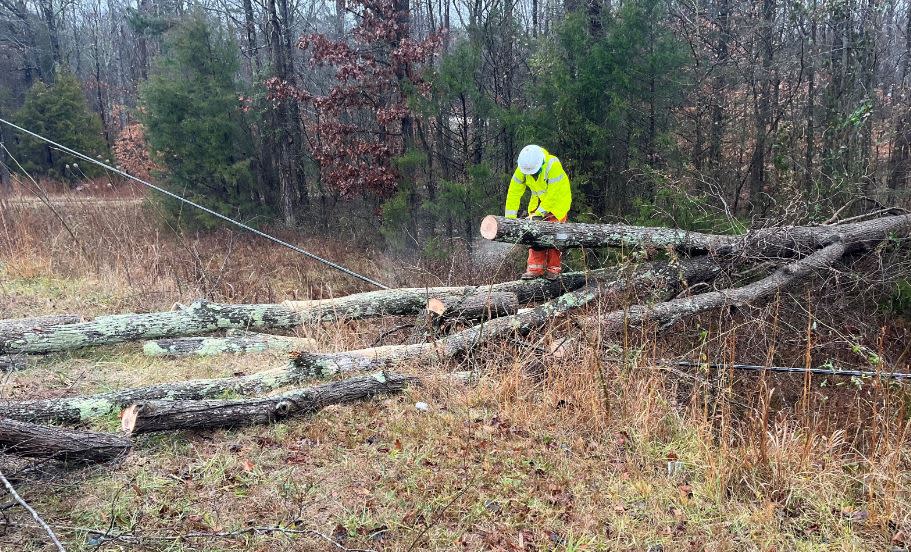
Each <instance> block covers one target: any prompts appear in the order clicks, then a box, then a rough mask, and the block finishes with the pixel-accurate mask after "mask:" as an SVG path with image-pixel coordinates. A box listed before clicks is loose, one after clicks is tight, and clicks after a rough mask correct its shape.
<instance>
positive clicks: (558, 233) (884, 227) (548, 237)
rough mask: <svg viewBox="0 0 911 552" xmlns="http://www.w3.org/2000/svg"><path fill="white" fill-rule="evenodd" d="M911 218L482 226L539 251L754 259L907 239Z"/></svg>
mask: <svg viewBox="0 0 911 552" xmlns="http://www.w3.org/2000/svg"><path fill="white" fill-rule="evenodd" d="M909 232H911V215H895V216H888V217H883V218H878V219H871V220H866V221H863V222H855V223H851V224H844V225H834V226H832V225H825V226H781V227H769V228H760V229H757V230H752V231H750V232H748V233H746V234H744V235H740V236H730V235H716V234H703V233H699V232H687V231H685V230H678V229H673V228H648V227H643V226H626V225H622V224H584V223H578V222H566V223H559V224H555V223H550V222H538V221H530V220H518V219H507V218H504V217H500V216H494V215H488V216H487V217H485V218H484V220H483V222H481V235H482V236H483V237H485V238H487V239H489V240H494V241H501V242H506V243H520V244H523V245H529V246H538V247H557V248H565V247H642V248H657V249H667V248H672V249H677V250H681V251H690V252H712V253H715V254H725V255H731V254H734V253H744V254H746V255H749V256H750V257H751V258H754V259H758V258H761V257H764V256H769V255H771V256H788V257H791V256H794V255H795V254H799V253H801V252H803V253H807V252H811V251H813V250H815V249H817V248H819V247H820V246H824V245H826V244H828V243H829V242H831V241H832V240H836V239H841V240H844V241H845V242H846V243H849V244H850V245H852V246H862V245H866V244H871V243H878V242H880V241H882V240H884V239H886V238H888V237H889V235H890V233H895V234H896V235H897V236H907V235H908V234H909Z"/></svg>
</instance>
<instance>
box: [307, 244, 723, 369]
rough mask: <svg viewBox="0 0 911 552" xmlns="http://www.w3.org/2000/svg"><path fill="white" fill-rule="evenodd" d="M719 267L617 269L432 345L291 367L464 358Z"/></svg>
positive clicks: (708, 262) (328, 357)
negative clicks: (615, 299)
mask: <svg viewBox="0 0 911 552" xmlns="http://www.w3.org/2000/svg"><path fill="white" fill-rule="evenodd" d="M720 272H721V267H720V265H719V264H718V263H717V262H716V261H715V260H714V259H712V258H710V257H696V258H692V259H682V260H680V261H679V262H667V261H658V262H653V263H645V264H643V265H640V266H637V267H634V268H632V269H630V270H626V271H624V270H622V269H618V270H617V271H616V278H615V279H614V280H611V281H604V282H603V281H601V280H594V281H592V282H590V283H588V284H587V285H585V286H583V287H582V288H581V289H578V290H576V291H573V292H570V293H566V294H564V295H561V296H560V297H558V298H556V299H554V300H552V301H549V302H547V303H544V304H542V305H539V306H537V307H535V308H532V309H528V310H527V311H523V312H519V313H517V314H514V315H512V316H504V317H502V318H496V319H494V320H491V321H488V322H484V323H481V324H478V325H476V326H472V327H471V328H468V329H466V330H463V331H460V332H457V333H454V334H452V335H449V336H446V337H444V338H442V339H439V340H437V341H433V342H430V343H420V344H414V345H387V346H385V347H373V348H370V349H362V350H357V351H346V352H342V353H326V354H312V353H299V354H294V356H293V360H292V361H293V363H294V364H295V365H297V366H298V367H299V368H300V369H301V370H302V371H303V372H304V373H306V374H308V375H310V376H312V377H326V376H330V375H333V374H337V373H345V372H354V371H367V370H376V369H382V368H385V367H389V366H395V365H396V364H399V363H402V362H407V361H413V360H414V359H418V358H422V359H434V358H439V359H449V358H454V357H456V356H458V355H460V354H463V353H465V352H467V351H469V350H471V349H473V348H474V347H476V346H477V345H479V344H480V343H482V342H484V341H494V340H497V339H500V338H503V337H507V336H512V335H520V336H521V335H527V334H528V333H529V332H531V331H532V330H534V329H536V328H540V327H541V326H544V325H545V324H547V323H549V322H552V321H553V320H554V319H555V318H557V317H560V316H562V315H564V314H566V313H567V312H569V311H571V310H573V309H577V308H580V307H583V306H585V305H588V304H589V303H591V302H593V301H594V300H596V299H598V298H603V299H605V300H607V299H608V298H610V297H611V296H616V295H620V294H622V293H624V292H629V293H631V294H633V293H636V294H638V293H642V292H643V291H652V290H661V291H662V293H664V294H665V295H667V294H671V295H673V294H676V293H677V292H678V291H679V290H680V289H681V288H682V287H684V286H688V285H692V284H694V283H696V282H704V281H707V280H711V279H713V278H715V277H716V276H717V275H718V274H719V273H720Z"/></svg>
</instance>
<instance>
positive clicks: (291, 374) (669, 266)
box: [0, 258, 721, 424]
mask: <svg viewBox="0 0 911 552" xmlns="http://www.w3.org/2000/svg"><path fill="white" fill-rule="evenodd" d="M720 271H721V268H720V266H719V265H718V264H717V263H716V262H715V261H714V260H712V259H710V258H697V259H685V260H682V261H681V262H680V264H679V265H678V264H675V263H670V262H666V261H660V262H653V263H644V264H642V265H639V266H635V267H629V266H627V267H614V268H611V269H609V270H604V271H602V272H601V274H602V276H603V277H604V278H605V279H606V280H605V282H604V284H603V287H602V288H601V292H603V293H604V294H605V296H609V295H611V294H614V295H619V294H622V293H624V292H627V291H630V292H639V291H641V290H651V289H666V290H667V292H668V293H674V292H675V291H676V290H678V289H680V288H681V287H682V286H684V285H692V284H693V283H696V282H699V281H706V280H710V279H712V278H714V277H715V276H716V275H717V274H718V273H719V272H720ZM608 273H610V274H611V275H612V276H611V278H609V279H607V276H606V275H607V274H608ZM599 281H601V280H592V282H593V283H595V282H599ZM541 282H542V283H544V285H551V284H550V283H545V281H543V280H542V281H541ZM597 290H598V287H597V286H596V287H594V288H592V287H588V286H587V287H585V288H583V290H577V292H572V293H569V294H565V295H563V296H561V297H560V298H559V299H557V300H553V301H551V302H549V303H545V304H543V305H540V306H538V307H535V308H533V309H529V310H527V311H524V312H520V313H518V314H515V315H512V316H506V317H502V318H499V319H496V320H494V321H492V322H486V323H484V324H480V325H478V326H474V327H473V328H468V329H467V330H463V331H461V332H458V333H455V334H452V335H450V336H448V337H446V338H444V339H442V340H440V341H437V342H433V343H421V344H416V345H390V346H384V347H373V348H369V349H361V350H355V351H346V352H342V353H294V358H293V359H292V361H291V362H289V363H288V365H286V366H284V367H281V368H276V369H271V370H266V371H263V372H259V373H255V374H249V375H244V376H235V377H228V378H215V379H205V380H191V381H180V382H172V383H162V384H157V385H149V386H145V387H134V388H128V389H122V390H119V391H111V392H107V393H98V394H94V395H85V396H76V397H63V398H56V399H30V400H0V416H4V417H8V418H15V419H17V420H26V421H54V422H57V423H65V424H77V423H81V422H84V421H86V420H89V419H92V418H96V417H100V416H108V415H112V414H113V413H115V412H119V411H120V410H121V409H122V408H124V407H126V406H128V405H130V404H133V403H138V402H145V401H155V400H170V401H179V400H201V399H213V398H221V397H225V396H226V395H228V396H231V395H235V396H241V397H243V396H252V395H259V394H263V393H268V392H270V391H274V390H277V389H280V388H282V387H288V386H291V385H300V384H301V383H303V382H304V381H306V380H307V379H309V378H312V377H320V376H328V375H332V374H336V373H343V372H353V371H359V372H364V371H371V370H382V369H385V368H386V367H390V366H395V365H396V364H399V363H401V362H405V361H408V360H411V359H416V358H423V359H425V360H433V359H436V358H441V359H442V358H451V357H453V356H455V355H457V354H459V353H462V352H466V351H467V350H469V349H470V348H471V347H474V346H476V345H477V344H479V343H480V342H481V341H483V340H487V339H493V340H495V339H498V338H500V337H504V336H508V335H511V334H514V333H515V332H519V333H523V334H524V333H528V332H529V331H531V330H532V329H534V328H536V327H540V326H542V325H544V324H547V323H548V322H549V321H551V320H552V319H553V318H554V317H555V316H559V315H560V314H563V313H565V312H568V311H569V310H571V309H573V308H577V307H579V306H582V305H585V304H588V303H589V302H591V301H592V300H594V299H595V298H596V297H597V296H598V291H597Z"/></svg>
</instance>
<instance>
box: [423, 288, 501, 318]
mask: <svg viewBox="0 0 911 552" xmlns="http://www.w3.org/2000/svg"><path fill="white" fill-rule="evenodd" d="M427 311H428V312H430V313H433V314H434V315H436V316H437V317H438V318H440V319H441V320H454V319H462V320H488V319H491V318H497V317H500V316H508V315H510V314H516V313H517V312H519V298H518V297H517V296H516V294H515V293H511V292H505V291H500V292H489V293H485V292H480V293H472V294H469V295H461V296H458V295H456V296H454V295H443V296H440V297H431V298H430V299H428V300H427Z"/></svg>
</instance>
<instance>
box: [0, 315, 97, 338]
mask: <svg viewBox="0 0 911 552" xmlns="http://www.w3.org/2000/svg"><path fill="white" fill-rule="evenodd" d="M83 320H84V318H83V317H82V316H80V315H78V314H51V315H49V316H37V317H34V318H9V319H6V320H0V335H3V334H7V333H15V332H25V331H30V330H33V331H40V330H42V329H43V328H47V327H49V326H59V325H60V324H75V323H76V322H82V321H83Z"/></svg>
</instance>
